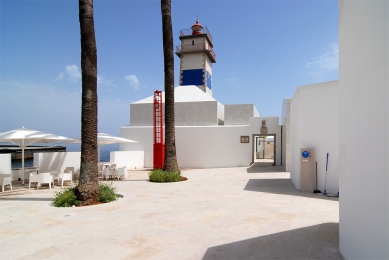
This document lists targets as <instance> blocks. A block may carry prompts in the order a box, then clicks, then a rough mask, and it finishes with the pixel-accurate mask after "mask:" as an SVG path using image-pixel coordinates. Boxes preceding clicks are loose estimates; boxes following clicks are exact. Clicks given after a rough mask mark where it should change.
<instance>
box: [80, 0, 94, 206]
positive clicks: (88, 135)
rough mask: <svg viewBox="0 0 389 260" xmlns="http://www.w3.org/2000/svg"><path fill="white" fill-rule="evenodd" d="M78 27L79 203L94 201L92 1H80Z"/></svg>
mask: <svg viewBox="0 0 389 260" xmlns="http://www.w3.org/2000/svg"><path fill="white" fill-rule="evenodd" d="M79 12H80V13H79V19H80V30H81V73H82V111H81V166H80V179H79V184H78V187H77V189H76V194H77V197H78V199H79V200H80V201H81V202H82V204H90V203H93V202H94V201H96V200H97V197H98V193H99V183H98V175H97V174H98V173H97V171H98V169H97V149H98V148H97V49H96V39H95V29H94V20H93V0H79Z"/></svg>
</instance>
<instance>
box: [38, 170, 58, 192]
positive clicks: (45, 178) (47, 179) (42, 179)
mask: <svg viewBox="0 0 389 260" xmlns="http://www.w3.org/2000/svg"><path fill="white" fill-rule="evenodd" d="M44 183H48V184H49V189H51V183H53V186H54V177H53V175H51V174H50V172H44V173H40V174H38V185H37V187H36V189H38V188H39V187H40V186H41V185H42V184H44Z"/></svg>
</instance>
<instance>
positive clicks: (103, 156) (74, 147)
mask: <svg viewBox="0 0 389 260" xmlns="http://www.w3.org/2000/svg"><path fill="white" fill-rule="evenodd" d="M53 145H60V146H65V147H66V151H67V152H80V151H81V144H53ZM111 151H119V144H107V145H104V146H102V147H101V148H100V162H109V161H110V156H109V153H110V152H111ZM32 166H33V159H25V160H24V167H32ZM21 167H22V160H12V168H21Z"/></svg>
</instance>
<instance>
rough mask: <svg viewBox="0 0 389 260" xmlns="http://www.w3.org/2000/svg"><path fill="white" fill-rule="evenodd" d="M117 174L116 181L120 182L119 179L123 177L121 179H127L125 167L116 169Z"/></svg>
mask: <svg viewBox="0 0 389 260" xmlns="http://www.w3.org/2000/svg"><path fill="white" fill-rule="evenodd" d="M115 172H117V174H116V176H117V177H118V180H120V177H121V176H123V179H127V167H126V166H123V167H122V168H118V169H116V171H115Z"/></svg>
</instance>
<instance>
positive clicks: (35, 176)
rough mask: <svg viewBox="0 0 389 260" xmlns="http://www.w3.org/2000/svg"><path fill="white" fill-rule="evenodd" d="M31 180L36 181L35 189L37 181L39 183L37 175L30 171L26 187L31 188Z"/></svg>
mask: <svg viewBox="0 0 389 260" xmlns="http://www.w3.org/2000/svg"><path fill="white" fill-rule="evenodd" d="M31 182H36V183H37V187H36V188H37V189H38V183H39V175H38V174H35V173H32V172H30V178H29V179H28V188H29V189H30V188H31Z"/></svg>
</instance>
